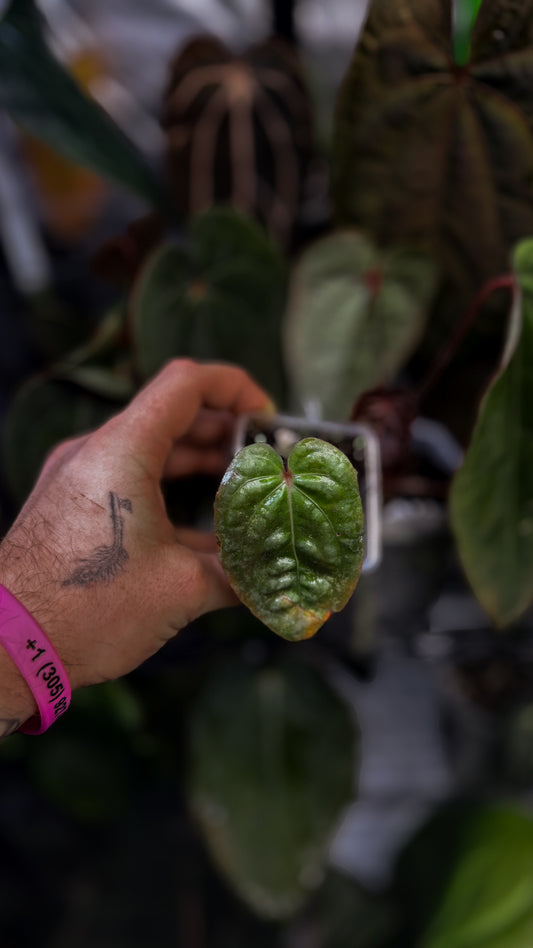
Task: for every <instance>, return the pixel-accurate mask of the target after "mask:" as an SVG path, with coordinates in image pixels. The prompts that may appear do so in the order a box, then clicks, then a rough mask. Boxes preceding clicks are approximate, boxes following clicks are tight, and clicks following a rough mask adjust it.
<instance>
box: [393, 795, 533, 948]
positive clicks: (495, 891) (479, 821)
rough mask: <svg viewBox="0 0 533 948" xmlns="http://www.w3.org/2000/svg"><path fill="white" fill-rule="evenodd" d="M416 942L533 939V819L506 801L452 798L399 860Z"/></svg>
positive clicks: (449, 944) (452, 944)
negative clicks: (504, 803)
mask: <svg viewBox="0 0 533 948" xmlns="http://www.w3.org/2000/svg"><path fill="white" fill-rule="evenodd" d="M398 877H399V882H400V886H401V890H402V895H403V899H402V902H403V904H404V906H405V907H406V908H407V911H408V912H409V914H410V915H411V916H412V928H413V930H412V935H411V938H410V940H409V944H410V945H415V946H416V948H525V946H526V945H530V944H532V943H533V903H532V900H531V892H532V890H533V821H532V820H531V819H529V818H528V817H526V816H525V815H522V814H521V813H519V812H515V811H514V810H511V809H505V808H504V807H496V806H489V805H477V806H476V805H466V804H465V805H459V804H455V805H453V806H447V807H446V808H445V809H444V810H442V811H440V812H438V813H437V815H436V816H434V817H433V818H432V819H431V820H430V821H429V823H428V824H426V826H425V827H423V829H422V830H421V831H420V832H419V833H418V834H417V836H416V837H415V838H414V839H413V840H412V841H411V842H410V844H409V845H408V847H407V848H406V850H405V851H404V853H403V854H402V857H401V859H400V861H399V864H398Z"/></svg>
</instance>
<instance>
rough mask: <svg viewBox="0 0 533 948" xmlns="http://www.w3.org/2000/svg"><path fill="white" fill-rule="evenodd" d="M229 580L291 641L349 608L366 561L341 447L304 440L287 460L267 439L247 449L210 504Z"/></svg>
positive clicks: (353, 480) (354, 490)
mask: <svg viewBox="0 0 533 948" xmlns="http://www.w3.org/2000/svg"><path fill="white" fill-rule="evenodd" d="M215 532H216V535H217V539H218V542H219V544H220V558H221V562H222V565H223V567H224V569H225V570H226V572H227V574H228V578H229V580H230V582H231V584H232V585H233V587H234V589H235V590H236V592H237V594H238V595H239V596H240V598H241V599H242V601H243V602H244V603H245V604H246V605H247V606H248V608H249V609H250V610H251V611H252V612H253V613H254V615H256V616H258V618H259V619H261V620H262V622H264V623H265V625H267V626H268V627H269V628H270V629H272V630H273V631H274V632H276V633H277V634H278V635H281V636H283V638H286V639H289V640H290V641H297V640H299V639H306V638H308V637H309V636H311V635H314V633H315V632H316V631H317V629H319V628H320V626H321V625H323V623H324V622H325V621H326V619H328V617H329V615H330V614H331V612H338V611H339V610H340V609H342V608H343V606H345V605H346V603H347V601H348V599H349V598H350V595H351V593H352V592H353V590H354V587H355V584H356V583H357V580H358V578H359V573H360V572H361V567H362V565H363V558H364V539H363V509H362V505H361V498H360V496H359V490H358V487H357V474H356V472H355V470H354V468H353V467H352V464H351V463H350V461H349V460H348V458H347V457H346V455H345V454H343V453H342V451H339V449H338V448H335V447H334V446H333V445H331V444H328V443H327V442H325V441H321V440H320V439H318V438H304V440H303V441H299V442H298V444H296V446H295V447H294V448H293V450H292V452H291V454H290V455H289V458H288V461H287V468H286V469H285V468H284V465H283V461H282V460H281V458H280V456H279V455H278V454H277V453H276V451H275V450H274V448H271V447H270V445H268V444H251V445H248V446H247V447H245V448H243V449H242V450H241V451H239V453H238V454H237V455H236V457H235V458H234V460H233V461H232V463H231V464H230V466H229V468H228V470H227V471H226V474H225V475H224V478H223V480H222V483H221V485H220V488H219V490H218V493H217V496H216V501H215Z"/></svg>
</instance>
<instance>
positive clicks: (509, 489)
mask: <svg viewBox="0 0 533 948" xmlns="http://www.w3.org/2000/svg"><path fill="white" fill-rule="evenodd" d="M514 261H515V272H516V276H517V279H518V281H519V283H520V285H521V291H522V292H521V300H520V301H518V303H517V305H516V306H515V311H514V314H513V319H512V320H511V328H510V337H509V344H508V346H507V352H506V356H505V359H504V362H506V364H505V366H504V368H503V370H502V372H501V374H500V375H499V377H498V378H497V379H496V380H495V382H494V383H493V384H492V386H491V388H490V389H489V391H488V394H487V395H486V398H485V400H484V402H483V404H482V406H481V410H480V414H479V418H478V421H477V424H476V427H475V429H474V433H473V437H472V441H471V444H470V447H469V449H468V451H467V454H466V457H465V460H464V463H463V466H462V467H461V469H460V470H459V472H458V473H457V475H456V476H455V478H454V481H453V484H452V489H451V495H450V506H451V518H452V527H453V532H454V534H455V538H456V541H457V547H458V550H459V555H460V557H461V561H462V563H463V566H464V569H465V572H466V575H467V577H468V579H469V580H470V583H471V585H472V587H473V589H474V592H475V594H476V596H477V597H478V599H479V601H480V602H481V604H482V606H483V607H484V608H485V609H486V610H487V612H488V613H489V615H490V616H491V617H492V618H493V619H494V621H495V622H496V623H497V624H498V625H502V626H503V625H507V624H508V623H510V622H512V621H513V620H515V619H517V618H518V617H519V616H520V615H521V614H522V613H523V612H524V611H525V609H527V607H528V606H529V604H530V603H531V602H532V600H533V477H532V474H531V472H532V471H533V240H528V241H523V242H522V243H521V244H519V246H518V247H517V249H516V252H515V255H514ZM517 339H518V342H517ZM513 350H514V351H513ZM507 360H508V361H507Z"/></svg>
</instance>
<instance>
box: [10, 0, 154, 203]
mask: <svg viewBox="0 0 533 948" xmlns="http://www.w3.org/2000/svg"><path fill="white" fill-rule="evenodd" d="M0 107H1V108H4V109H6V110H7V111H8V112H10V113H11V115H12V116H13V118H14V119H16V121H17V122H19V123H20V124H21V125H22V126H23V127H24V128H26V129H27V130H28V131H30V132H32V133H33V134H34V135H36V136H37V137H38V138H41V139H43V140H44V141H46V142H47V143H48V144H49V145H51V147H52V148H55V149H56V150H57V151H58V152H60V153H61V154H62V155H64V156H65V157H66V158H69V159H70V160H71V161H74V162H75V163H77V164H81V165H84V166H86V167H88V168H91V169H92V170H93V171H96V172H97V174H100V175H102V176H103V177H106V178H110V179H111V180H113V181H115V182H118V183H119V184H122V185H123V186H124V187H127V188H129V189H131V190H132V191H135V192H136V193H137V194H139V195H140V196H141V197H143V198H145V199H146V200H147V201H148V202H149V203H150V204H151V205H154V206H158V207H160V208H161V209H162V210H165V211H166V212H168V211H169V209H170V204H169V199H168V196H167V195H166V194H165V192H164V189H163V187H162V185H161V184H160V183H159V181H158V179H157V177H156V176H155V175H154V174H153V172H152V171H151V169H150V168H149V166H148V164H147V163H146V161H145V160H144V158H143V156H142V155H141V153H140V152H139V151H138V150H137V149H136V148H135V146H134V145H133V144H132V143H131V142H130V140H129V139H128V138H127V137H126V136H125V135H124V134H123V133H122V132H121V131H120V129H119V128H118V126H116V125H115V123H114V122H113V121H112V119H110V118H109V116H108V115H107V114H106V113H105V112H104V111H103V109H101V108H100V106H99V105H97V103H96V102H94V101H93V100H91V99H90V98H89V97H88V96H86V95H85V94H84V92H83V91H82V90H81V88H80V86H78V84H77V83H76V81H75V80H74V79H73V78H72V77H71V76H70V75H69V74H68V73H67V71H66V70H65V69H64V68H63V67H62V66H61V64H60V63H59V62H58V61H57V60H56V59H54V57H53V56H52V54H51V53H50V51H49V49H48V47H47V45H46V43H45V41H44V39H43V34H42V28H41V17H40V14H39V13H38V11H37V9H36V7H35V4H34V3H33V2H28V0H26V2H23V3H21V2H20V0H13V2H12V3H11V5H10V7H9V9H8V11H7V13H6V15H5V16H4V18H3V19H2V20H0Z"/></svg>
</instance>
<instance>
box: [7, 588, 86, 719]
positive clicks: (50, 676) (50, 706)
mask: <svg viewBox="0 0 533 948" xmlns="http://www.w3.org/2000/svg"><path fill="white" fill-rule="evenodd" d="M0 645H2V646H3V647H4V649H5V650H6V652H7V654H8V655H9V657H10V658H11V659H12V661H13V662H14V663H15V665H16V666H17V668H18V669H19V671H20V672H21V674H22V675H23V677H24V678H25V680H26V682H27V684H28V687H29V688H30V690H31V692H32V694H33V697H34V698H35V702H36V704H37V708H38V710H39V714H40V720H39V718H38V717H33V718H30V720H29V721H26V723H25V724H24V726H23V727H21V728H19V730H20V731H22V733H23V734H43V733H44V731H46V730H47V729H48V728H49V727H50V725H51V724H53V723H54V721H57V719H58V718H59V717H60V716H61V715H62V714H64V713H65V711H66V710H67V708H68V706H69V704H70V697H71V692H70V685H69V681H68V678H67V673H66V671H65V669H64V668H63V665H62V664H61V661H60V659H59V657H58V655H57V652H56V651H55V649H54V647H53V645H52V643H51V642H50V640H49V638H48V636H47V635H46V634H45V633H44V632H43V630H42V629H41V627H40V625H38V623H37V622H36V621H35V619H34V618H33V616H31V615H30V613H29V612H28V610H27V609H25V608H24V606H23V605H22V603H21V602H19V601H18V599H15V596H13V595H12V594H11V593H10V592H9V591H8V590H7V589H6V588H5V587H4V586H1V585H0Z"/></svg>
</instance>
